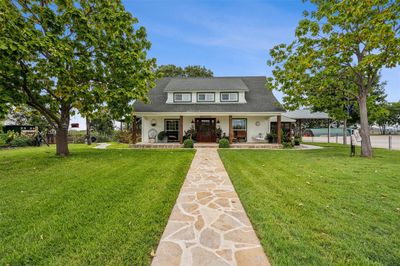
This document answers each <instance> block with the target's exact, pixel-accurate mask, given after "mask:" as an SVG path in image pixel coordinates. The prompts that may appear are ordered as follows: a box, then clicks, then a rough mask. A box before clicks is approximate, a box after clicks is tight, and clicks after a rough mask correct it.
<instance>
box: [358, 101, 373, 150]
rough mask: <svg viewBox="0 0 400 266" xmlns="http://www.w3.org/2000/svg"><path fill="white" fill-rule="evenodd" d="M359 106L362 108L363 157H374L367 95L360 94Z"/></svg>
mask: <svg viewBox="0 0 400 266" xmlns="http://www.w3.org/2000/svg"><path fill="white" fill-rule="evenodd" d="M358 105H359V107H360V124H361V129H360V135H361V138H362V140H361V156H363V157H372V146H371V139H370V136H369V124H368V110H367V93H360V96H359V97H358Z"/></svg>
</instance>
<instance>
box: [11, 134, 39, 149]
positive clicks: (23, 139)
mask: <svg viewBox="0 0 400 266" xmlns="http://www.w3.org/2000/svg"><path fill="white" fill-rule="evenodd" d="M33 145H35V141H34V139H33V138H31V137H28V136H22V135H21V136H17V137H15V138H14V139H13V140H11V141H10V146H11V147H25V146H33Z"/></svg>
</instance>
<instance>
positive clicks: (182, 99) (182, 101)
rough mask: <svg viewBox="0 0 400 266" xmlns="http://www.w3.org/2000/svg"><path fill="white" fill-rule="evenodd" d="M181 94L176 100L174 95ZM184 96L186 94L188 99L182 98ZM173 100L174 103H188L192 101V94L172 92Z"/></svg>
mask: <svg viewBox="0 0 400 266" xmlns="http://www.w3.org/2000/svg"><path fill="white" fill-rule="evenodd" d="M177 95H181V100H177V99H176V96H177ZM184 96H188V99H186V100H185V99H184ZM174 102H175V103H189V102H192V94H191V93H190V92H174Z"/></svg>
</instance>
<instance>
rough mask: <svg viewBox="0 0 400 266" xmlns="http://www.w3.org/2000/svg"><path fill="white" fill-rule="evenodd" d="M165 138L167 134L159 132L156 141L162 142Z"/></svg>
mask: <svg viewBox="0 0 400 266" xmlns="http://www.w3.org/2000/svg"><path fill="white" fill-rule="evenodd" d="M166 137H167V133H165V131H160V133H158V136H157V138H158V140H164V138H166Z"/></svg>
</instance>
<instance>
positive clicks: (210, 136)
mask: <svg viewBox="0 0 400 266" xmlns="http://www.w3.org/2000/svg"><path fill="white" fill-rule="evenodd" d="M215 129H216V125H215V118H196V131H197V137H196V138H197V141H198V142H216V141H217V136H216V134H215Z"/></svg>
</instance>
